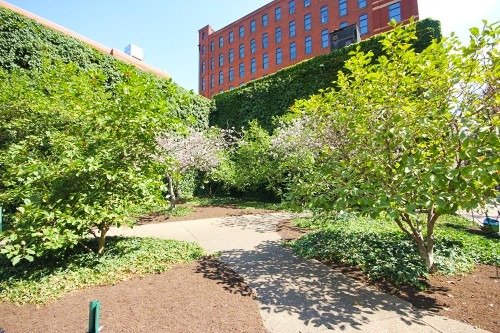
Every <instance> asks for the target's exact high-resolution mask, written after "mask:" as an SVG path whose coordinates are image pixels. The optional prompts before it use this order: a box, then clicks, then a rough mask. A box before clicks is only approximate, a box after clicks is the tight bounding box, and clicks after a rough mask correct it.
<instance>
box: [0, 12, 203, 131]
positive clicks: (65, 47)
mask: <svg viewBox="0 0 500 333" xmlns="http://www.w3.org/2000/svg"><path fill="white" fill-rule="evenodd" d="M47 60H48V61H62V62H64V63H70V62H73V63H76V64H78V65H79V67H81V68H83V69H87V68H98V69H100V70H102V71H103V73H104V74H105V75H106V77H107V80H106V82H107V86H108V87H109V88H110V89H112V88H113V86H114V85H115V84H116V83H118V82H120V81H121V80H123V79H126V76H127V73H128V72H130V71H137V72H140V73H141V75H146V76H150V79H151V80H154V81H156V82H157V84H156V86H157V87H158V91H156V92H151V93H152V94H156V93H159V94H165V95H167V96H169V97H168V98H169V101H168V102H170V103H172V104H173V105H175V106H176V110H177V115H178V116H179V117H180V118H183V119H186V120H189V121H190V122H191V123H193V125H195V126H207V125H208V117H209V113H210V111H211V110H212V108H213V102H212V101H210V100H208V99H206V98H204V97H202V96H200V95H198V94H195V93H193V92H192V91H188V90H186V89H184V88H182V87H180V86H178V85H177V84H175V83H173V82H172V80H170V79H164V78H159V77H157V76H155V75H154V74H150V73H146V72H141V71H140V70H139V69H137V68H136V67H134V66H132V65H130V64H126V63H124V62H122V61H119V60H117V59H115V58H114V57H112V56H111V55H107V54H103V53H101V52H99V51H97V50H95V49H94V48H92V47H90V46H89V45H87V44H85V43H83V42H81V41H79V40H77V39H75V38H72V37H69V36H66V35H64V34H62V33H60V32H57V31H54V30H52V29H49V28H47V27H45V26H43V25H41V24H39V23H37V22H35V21H34V20H31V19H29V18H26V17H24V16H22V15H19V14H17V13H15V12H13V11H11V10H8V9H6V8H3V7H0V67H1V68H4V69H6V70H12V69H16V68H23V69H28V70H34V69H37V68H40V67H41V66H42V63H43V61H47Z"/></svg>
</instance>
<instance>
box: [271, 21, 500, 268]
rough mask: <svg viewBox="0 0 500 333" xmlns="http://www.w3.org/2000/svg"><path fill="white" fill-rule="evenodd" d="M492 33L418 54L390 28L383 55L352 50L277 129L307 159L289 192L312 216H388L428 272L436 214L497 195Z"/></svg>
mask: <svg viewBox="0 0 500 333" xmlns="http://www.w3.org/2000/svg"><path fill="white" fill-rule="evenodd" d="M499 36H500V28H499V25H498V24H495V25H487V24H485V26H484V29H483V30H482V31H480V30H479V29H476V28H473V29H471V39H470V43H469V45H467V46H463V45H461V44H460V43H459V42H458V40H457V39H456V38H454V37H452V38H449V39H445V40H442V41H435V42H434V43H433V44H432V45H431V46H429V47H428V48H427V49H426V50H424V51H423V52H421V53H417V52H415V51H414V50H413V49H412V47H411V40H413V39H415V38H416V37H415V31H414V29H413V28H411V27H407V28H402V27H396V28H395V29H394V30H393V31H392V32H391V33H389V34H388V35H387V37H386V38H385V39H384V40H383V41H382V43H383V47H384V50H385V53H386V56H382V57H380V58H378V59H377V60H376V59H374V58H373V54H371V53H362V52H357V53H353V57H352V58H351V59H350V60H349V61H348V62H347V64H346V72H345V73H340V74H339V78H338V81H337V82H336V89H331V90H328V91H326V92H323V93H322V94H320V95H315V96H312V97H311V98H310V99H308V100H305V101H299V102H297V103H296V105H295V106H294V108H293V111H294V112H295V114H298V116H297V117H299V120H295V121H294V122H292V123H289V124H288V125H287V126H288V127H285V128H282V129H280V130H278V131H277V134H276V137H275V142H276V143H279V142H281V144H278V146H280V147H281V148H282V149H290V148H293V149H294V150H295V151H300V149H312V150H313V151H314V154H315V161H314V165H313V167H312V168H311V170H310V172H309V173H308V174H307V177H304V178H302V179H300V181H299V182H296V184H295V186H294V187H293V191H292V195H295V196H297V197H300V198H304V197H306V198H308V204H309V207H310V208H314V209H317V210H321V211H326V212H328V211H340V210H347V211H357V212H361V213H366V214H370V215H372V216H377V215H379V214H387V215H388V216H390V217H391V218H392V219H393V220H394V221H395V223H397V225H398V226H399V227H400V228H401V230H403V232H405V233H406V234H407V235H408V236H409V237H411V238H412V239H413V240H414V241H415V243H416V245H417V248H418V251H419V254H420V256H421V258H422V260H423V262H424V263H425V265H426V267H427V268H428V269H429V270H430V271H432V270H434V269H435V266H434V257H433V249H434V226H435V224H436V222H437V220H438V218H439V216H441V215H443V214H450V213H454V212H456V211H457V210H458V209H460V208H461V209H473V208H475V207H477V206H478V205H483V204H485V202H486V200H487V199H488V198H491V197H495V196H497V195H498V191H497V190H496V189H495V187H496V186H498V184H499V177H500V160H499V155H498V151H500V139H499V138H500V135H499V134H500V131H499V126H500V117H499V104H500V103H499V102H500V94H499V92H500V81H499V79H498V78H499V72H500V57H499V54H500V53H499V49H500V48H499ZM299 124H300V126H298V125H299ZM281 136H287V137H288V138H289V139H286V138H283V137H281ZM287 140H288V142H289V143H288V144H283V142H287ZM308 140H309V141H308ZM310 141H314V142H310ZM290 142H293V144H290Z"/></svg>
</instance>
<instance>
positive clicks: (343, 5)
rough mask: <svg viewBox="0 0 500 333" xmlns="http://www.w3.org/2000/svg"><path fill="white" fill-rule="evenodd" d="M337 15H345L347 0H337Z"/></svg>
mask: <svg viewBox="0 0 500 333" xmlns="http://www.w3.org/2000/svg"><path fill="white" fill-rule="evenodd" d="M339 15H340V16H346V15H347V0H339Z"/></svg>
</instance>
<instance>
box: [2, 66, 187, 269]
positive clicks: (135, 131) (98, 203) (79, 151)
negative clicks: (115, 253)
mask: <svg viewBox="0 0 500 333" xmlns="http://www.w3.org/2000/svg"><path fill="white" fill-rule="evenodd" d="M123 72H124V78H125V79H124V80H123V81H122V82H120V83H118V84H116V86H115V87H113V89H107V88H106V87H105V80H106V79H105V75H103V73H102V72H101V71H100V70H92V69H88V70H82V69H80V68H79V67H78V66H77V65H76V64H69V65H63V64H60V63H55V64H52V63H48V62H46V63H44V65H43V66H42V68H41V69H39V70H33V71H25V70H21V69H18V70H12V71H11V72H6V71H3V70H0V139H1V140H0V190H1V192H0V203H1V205H2V206H3V207H4V209H5V210H6V212H7V216H8V218H9V219H8V229H7V231H6V233H4V234H3V235H2V237H3V241H2V244H3V245H2V249H1V252H2V253H4V254H6V255H7V256H8V257H9V258H11V260H12V262H13V263H17V262H18V261H19V260H21V259H27V260H33V258H34V257H35V256H41V255H42V254H44V253H46V252H47V251H51V250H57V249H60V248H64V247H68V246H74V245H76V244H78V243H80V244H81V243H82V242H81V240H82V239H83V238H84V237H85V236H87V235H89V234H92V235H94V236H95V237H97V238H98V239H99V242H98V247H97V249H95V251H96V252H97V253H102V252H103V251H104V248H105V237H106V233H107V231H108V230H109V228H110V227H111V226H112V225H121V224H130V223H132V222H133V216H134V213H135V212H137V211H139V210H144V209H146V208H147V207H149V206H151V205H155V204H157V203H158V202H159V200H161V189H162V187H163V179H162V166H161V165H160V163H158V162H157V161H155V160H153V159H151V152H154V151H156V149H157V146H156V142H155V138H156V133H159V132H161V131H164V130H165V129H166V128H171V127H176V128H178V127H181V126H182V123H184V122H181V120H179V118H178V116H177V114H178V112H179V110H182V109H183V108H184V103H186V102H185V101H186V100H187V99H186V96H183V95H182V92H180V90H179V89H178V87H177V86H175V85H174V84H173V83H172V82H171V81H169V80H162V79H158V78H155V77H152V76H151V75H147V74H142V73H139V72H138V71H135V70H133V69H130V68H128V67H124V68H123Z"/></svg>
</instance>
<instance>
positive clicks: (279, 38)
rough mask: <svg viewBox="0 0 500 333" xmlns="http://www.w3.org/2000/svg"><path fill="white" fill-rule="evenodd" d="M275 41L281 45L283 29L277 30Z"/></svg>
mask: <svg viewBox="0 0 500 333" xmlns="http://www.w3.org/2000/svg"><path fill="white" fill-rule="evenodd" d="M275 37H276V38H275V40H276V44H278V43H281V39H282V35H281V27H278V28H276V30H275Z"/></svg>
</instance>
